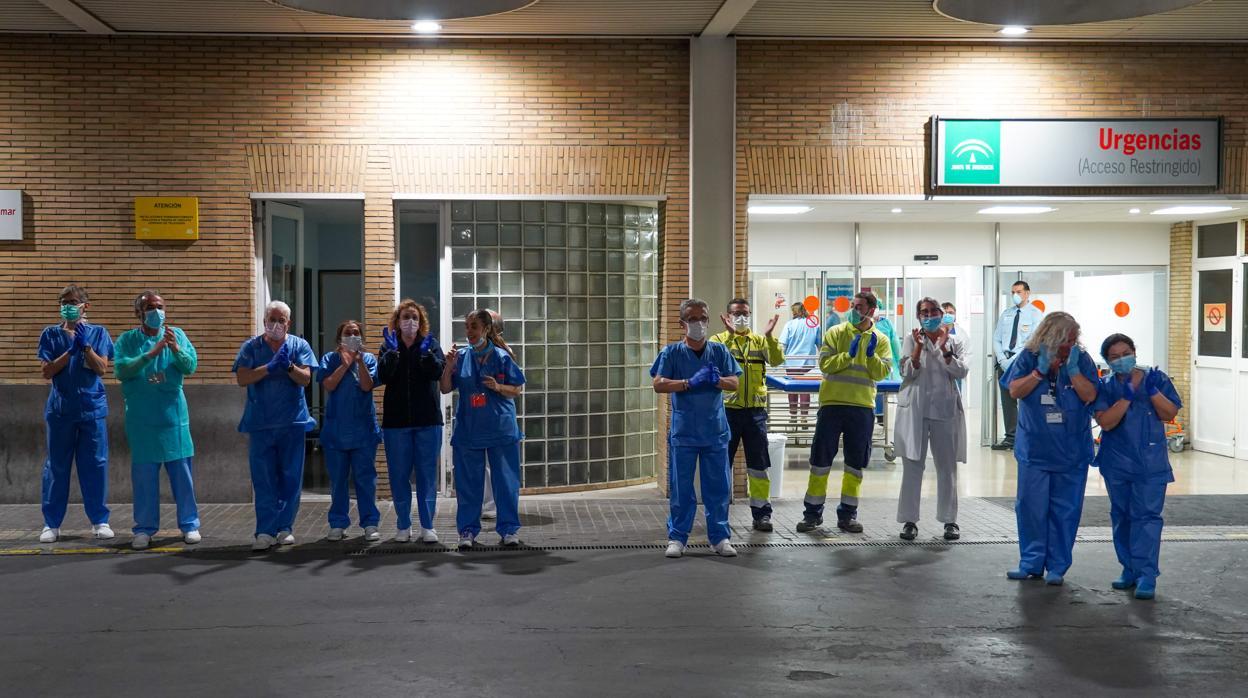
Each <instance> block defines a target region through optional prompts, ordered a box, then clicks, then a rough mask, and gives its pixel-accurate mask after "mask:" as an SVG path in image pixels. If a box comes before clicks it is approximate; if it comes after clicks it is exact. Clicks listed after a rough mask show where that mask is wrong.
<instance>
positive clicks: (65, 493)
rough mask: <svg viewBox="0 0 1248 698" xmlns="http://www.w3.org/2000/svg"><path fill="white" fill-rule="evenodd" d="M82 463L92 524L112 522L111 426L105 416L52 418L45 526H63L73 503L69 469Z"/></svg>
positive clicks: (80, 468)
mask: <svg viewBox="0 0 1248 698" xmlns="http://www.w3.org/2000/svg"><path fill="white" fill-rule="evenodd" d="M75 461H76V462H77V463H78V487H79V489H81V490H82V508H83V509H85V510H86V512H87V519H89V520H90V521H91V524H92V525H97V524H105V523H108V514H109V512H108V505H107V504H106V503H105V502H106V501H107V500H108V427H107V426H106V425H105V424H104V418H103V417H101V418H99V419H88V420H84V421H80V422H72V421H62V420H58V419H48V459H47V460H46V461H44V462H43V525H45V526H47V527H48V528H60V527H61V523H63V522H64V521H65V509H66V508H67V507H68V506H69V471H70V469H71V467H72V466H73V463H74V462H75Z"/></svg>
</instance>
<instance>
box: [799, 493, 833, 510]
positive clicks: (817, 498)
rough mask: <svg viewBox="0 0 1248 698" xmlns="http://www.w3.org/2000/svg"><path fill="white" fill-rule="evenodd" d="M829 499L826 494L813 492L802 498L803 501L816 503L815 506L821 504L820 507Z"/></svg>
mask: <svg viewBox="0 0 1248 698" xmlns="http://www.w3.org/2000/svg"><path fill="white" fill-rule="evenodd" d="M827 500H828V498H827V497H826V496H815V495H812V494H808V495H806V496H805V497H803V498H802V501H803V502H805V503H807V504H811V505H814V506H820V507H821V506H823V503H824V502H826V501H827Z"/></svg>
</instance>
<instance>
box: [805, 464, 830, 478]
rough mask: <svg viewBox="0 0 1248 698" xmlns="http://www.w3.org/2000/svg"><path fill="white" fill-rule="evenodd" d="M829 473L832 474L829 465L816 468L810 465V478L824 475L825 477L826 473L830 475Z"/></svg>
mask: <svg viewBox="0 0 1248 698" xmlns="http://www.w3.org/2000/svg"><path fill="white" fill-rule="evenodd" d="M830 472H832V466H830V465H818V466H815V465H812V466H810V476H811V477H814V476H816V475H824V476H826V475H827V474H828V473H830Z"/></svg>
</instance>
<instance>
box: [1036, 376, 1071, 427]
mask: <svg viewBox="0 0 1248 698" xmlns="http://www.w3.org/2000/svg"><path fill="white" fill-rule="evenodd" d="M1040 407H1041V408H1043V409H1044V423H1045V424H1061V423H1063V422H1064V421H1065V416H1064V415H1063V414H1062V408H1061V406H1059V405H1058V404H1057V384H1056V382H1054V381H1049V392H1047V393H1045V394H1044V395H1041V396H1040Z"/></svg>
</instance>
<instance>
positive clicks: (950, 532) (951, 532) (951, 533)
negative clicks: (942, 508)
mask: <svg viewBox="0 0 1248 698" xmlns="http://www.w3.org/2000/svg"><path fill="white" fill-rule="evenodd" d="M961 537H962V529H960V528H958V525H957V524H956V523H947V524H945V540H958V539H959V538H961Z"/></svg>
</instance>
